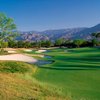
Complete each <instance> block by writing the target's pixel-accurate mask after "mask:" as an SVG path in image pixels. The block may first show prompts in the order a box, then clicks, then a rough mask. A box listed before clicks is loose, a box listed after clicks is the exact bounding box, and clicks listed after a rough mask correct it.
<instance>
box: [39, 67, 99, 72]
mask: <svg viewBox="0 0 100 100" xmlns="http://www.w3.org/2000/svg"><path fill="white" fill-rule="evenodd" d="M40 68H42V69H50V70H76V71H77V70H97V68H77V67H76V68H75V67H74V68H70V67H67V68H64V67H40ZM99 69H100V68H99Z"/></svg>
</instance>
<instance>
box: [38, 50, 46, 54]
mask: <svg viewBox="0 0 100 100" xmlns="http://www.w3.org/2000/svg"><path fill="white" fill-rule="evenodd" d="M46 51H47V50H38V51H36V53H43V52H46Z"/></svg>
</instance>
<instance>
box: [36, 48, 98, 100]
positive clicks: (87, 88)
mask: <svg viewBox="0 0 100 100" xmlns="http://www.w3.org/2000/svg"><path fill="white" fill-rule="evenodd" d="M45 54H46V55H49V56H52V58H51V59H45V60H54V62H53V63H52V64H47V65H42V66H40V67H38V69H37V71H36V73H35V74H34V77H35V78H36V79H37V80H39V81H41V82H46V83H48V84H53V85H55V86H57V87H58V88H61V89H62V91H63V93H64V94H65V95H66V97H69V98H70V100H99V99H100V49H99V48H75V49H53V50H50V52H47V53H45Z"/></svg>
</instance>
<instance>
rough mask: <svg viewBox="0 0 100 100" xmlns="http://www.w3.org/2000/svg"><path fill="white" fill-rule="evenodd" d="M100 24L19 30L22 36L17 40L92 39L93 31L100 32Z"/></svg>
mask: <svg viewBox="0 0 100 100" xmlns="http://www.w3.org/2000/svg"><path fill="white" fill-rule="evenodd" d="M99 31H100V24H98V25H96V26H94V27H90V28H84V27H81V28H67V29H58V30H46V31H41V32H38V31H28V32H19V33H20V36H19V37H17V40H27V41H40V40H56V39H59V38H64V39H87V40H89V39H91V35H90V34H91V33H93V32H99Z"/></svg>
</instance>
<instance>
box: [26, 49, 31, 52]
mask: <svg viewBox="0 0 100 100" xmlns="http://www.w3.org/2000/svg"><path fill="white" fill-rule="evenodd" d="M24 51H25V52H32V50H31V49H25V50H24Z"/></svg>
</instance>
